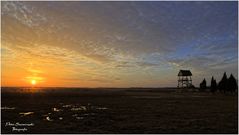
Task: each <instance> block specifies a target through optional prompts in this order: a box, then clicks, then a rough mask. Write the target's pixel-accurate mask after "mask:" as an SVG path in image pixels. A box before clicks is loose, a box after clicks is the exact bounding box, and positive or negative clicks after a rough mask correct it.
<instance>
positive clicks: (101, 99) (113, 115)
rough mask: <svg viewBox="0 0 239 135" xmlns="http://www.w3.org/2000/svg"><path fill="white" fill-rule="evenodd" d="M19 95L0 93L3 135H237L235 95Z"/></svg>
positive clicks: (160, 91)
mask: <svg viewBox="0 0 239 135" xmlns="http://www.w3.org/2000/svg"><path fill="white" fill-rule="evenodd" d="M6 91H7V92H6ZM16 91H18V92H21V94H20V93H18V92H16ZM23 91H25V92H23ZM23 91H22V90H19V89H18V90H16V89H13V90H12V89H11V88H8V89H6V88H2V95H1V101H2V102H1V117H2V118H1V128H2V129H1V131H2V133H23V134H24V133H238V124H237V123H238V108H237V107H238V102H237V101H238V99H237V94H236V95H230V94H228V95H223V94H220V93H216V94H211V93H206V92H192V91H191V92H189V91H181V92H179V91H175V90H173V89H136V88H135V89H54V90H52V91H51V90H50V89H48V90H42V91H41V90H39V89H33V90H32V89H24V90H23Z"/></svg>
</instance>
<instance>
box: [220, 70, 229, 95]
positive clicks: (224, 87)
mask: <svg viewBox="0 0 239 135" xmlns="http://www.w3.org/2000/svg"><path fill="white" fill-rule="evenodd" d="M218 89H219V91H221V92H222V91H223V92H224V93H225V92H226V90H227V74H226V72H224V74H223V77H222V79H221V81H220V82H219V83H218Z"/></svg>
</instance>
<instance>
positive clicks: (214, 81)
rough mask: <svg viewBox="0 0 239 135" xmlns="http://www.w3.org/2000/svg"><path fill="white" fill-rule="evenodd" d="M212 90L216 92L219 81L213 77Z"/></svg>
mask: <svg viewBox="0 0 239 135" xmlns="http://www.w3.org/2000/svg"><path fill="white" fill-rule="evenodd" d="M210 90H211V92H213V93H214V92H216V91H217V81H216V80H215V79H214V78H213V76H212V79H211V88H210Z"/></svg>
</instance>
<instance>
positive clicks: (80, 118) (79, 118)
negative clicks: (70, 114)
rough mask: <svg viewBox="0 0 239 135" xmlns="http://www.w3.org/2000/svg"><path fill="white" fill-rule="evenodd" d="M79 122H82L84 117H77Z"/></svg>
mask: <svg viewBox="0 0 239 135" xmlns="http://www.w3.org/2000/svg"><path fill="white" fill-rule="evenodd" d="M76 119H77V120H82V119H84V117H76Z"/></svg>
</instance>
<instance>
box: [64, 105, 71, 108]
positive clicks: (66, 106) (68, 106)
mask: <svg viewBox="0 0 239 135" xmlns="http://www.w3.org/2000/svg"><path fill="white" fill-rule="evenodd" d="M72 106H73V105H63V106H62V107H64V108H70V107H72Z"/></svg>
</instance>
